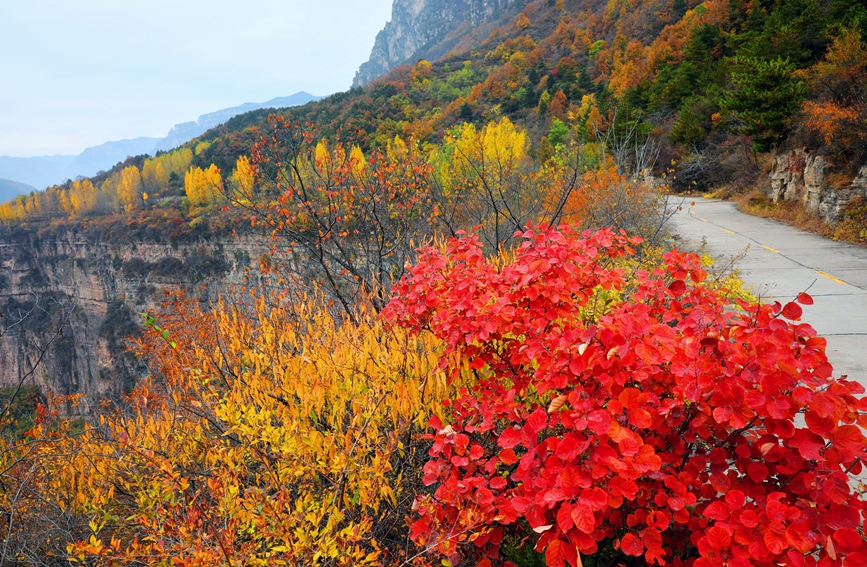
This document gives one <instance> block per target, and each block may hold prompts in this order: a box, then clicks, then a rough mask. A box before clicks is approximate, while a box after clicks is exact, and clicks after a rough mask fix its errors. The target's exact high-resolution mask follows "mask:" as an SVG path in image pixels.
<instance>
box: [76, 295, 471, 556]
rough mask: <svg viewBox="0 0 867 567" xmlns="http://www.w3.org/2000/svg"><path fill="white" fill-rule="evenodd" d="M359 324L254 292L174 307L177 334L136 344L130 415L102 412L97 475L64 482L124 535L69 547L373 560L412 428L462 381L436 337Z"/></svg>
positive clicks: (414, 468)
mask: <svg viewBox="0 0 867 567" xmlns="http://www.w3.org/2000/svg"><path fill="white" fill-rule="evenodd" d="M271 299H272V300H273V299H274V298H271ZM359 319H360V321H359V322H358V323H357V324H351V323H348V322H343V323H339V322H337V321H335V320H334V318H333V317H331V316H330V315H329V314H328V311H327V309H326V308H325V307H324V306H322V305H321V304H319V302H317V301H305V302H303V303H302V304H301V305H295V306H293V307H291V308H290V307H284V306H281V305H280V304H279V301H278V303H277V304H275V303H274V302H273V301H266V300H265V299H264V298H262V297H257V296H251V297H250V298H249V299H248V307H247V308H246V309H244V310H242V309H241V308H239V307H237V306H236V305H235V304H233V305H229V304H225V303H219V304H217V305H215V306H214V311H213V314H205V313H203V312H201V311H200V310H198V308H197V307H195V305H194V304H193V303H192V302H190V303H186V302H183V301H182V302H179V303H177V304H175V305H173V306H172V310H171V315H167V316H166V318H165V323H166V326H167V327H168V328H170V329H171V335H170V337H171V341H172V342H171V343H170V342H167V341H166V340H165V339H164V337H163V335H162V334H154V335H152V336H150V337H149V339H148V340H147V341H146V342H145V344H144V345H143V348H144V350H145V351H146V352H147V353H148V354H149V356H150V357H151V361H152V368H153V369H154V371H155V372H156V374H155V376H154V377H153V378H151V379H150V380H148V381H146V382H144V383H142V384H141V385H140V386H139V387H137V388H136V390H135V391H134V392H133V394H132V395H131V397H130V403H131V404H132V411H130V412H127V413H117V414H114V415H111V416H109V417H107V418H105V419H104V427H105V428H107V431H108V432H109V435H108V436H107V437H106V439H105V440H104V441H102V442H100V443H101V444H98V446H97V447H96V448H95V449H94V450H91V451H89V453H90V454H91V455H96V458H94V459H92V462H91V463H89V464H85V463H83V464H81V466H82V469H83V470H84V471H86V473H84V474H86V475H87V476H88V478H90V479H92V481H91V484H92V485H93V486H92V487H90V486H86V487H78V488H77V489H73V490H72V491H71V492H70V493H71V494H76V498H78V499H80V500H76V502H75V505H76V506H81V507H83V508H87V507H88V505H86V504H84V501H86V500H88V499H92V502H93V504H92V505H90V508H89V510H90V513H91V515H92V516H93V517H94V518H98V517H100V516H104V515H106V514H108V515H110V516H111V517H112V518H115V525H114V526H113V528H112V529H111V530H110V533H111V536H112V537H115V538H118V541H119V542H122V543H123V545H122V546H118V547H114V548H113V547H112V545H111V543H110V542H108V541H107V540H106V539H105V538H103V537H101V536H100V533H99V532H100V531H101V529H100V526H99V525H96V526H95V528H94V529H93V531H94V532H96V533H95V535H96V537H95V538H94V540H89V539H88V540H83V541H79V542H78V543H76V544H75V545H74V546H73V547H72V548H71V554H72V555H73V556H78V557H81V558H82V559H86V560H87V561H95V560H96V559H97V558H99V557H102V558H103V559H104V561H105V564H111V563H112V561H116V562H119V563H120V564H127V563H125V562H128V561H133V560H140V561H146V562H147V563H148V564H151V565H161V564H163V563H162V562H164V561H166V562H167V561H169V559H171V558H184V559H185V560H186V561H187V563H185V564H186V565H202V566H205V565H213V564H215V563H217V562H226V561H228V562H229V563H230V564H233V565H272V564H292V565H320V564H322V565H325V564H328V565H347V566H348V565H368V564H369V565H373V564H376V563H377V561H378V559H379V558H380V554H381V552H382V548H383V545H382V543H381V542H380V541H378V540H377V536H376V535H375V534H381V537H389V536H388V534H389V533H390V532H391V531H395V530H396V531H397V532H400V531H401V530H403V529H405V525H404V521H405V518H404V517H403V513H404V511H402V508H400V507H398V503H399V502H401V501H405V500H406V499H408V498H411V497H412V496H413V494H412V490H413V486H417V483H418V482H419V475H420V474H421V471H420V470H419V467H418V462H419V461H418V459H422V458H424V447H423V445H422V444H421V443H419V441H420V435H421V433H422V432H424V431H425V430H426V426H427V420H428V418H429V416H430V415H431V414H432V413H439V412H440V411H441V405H440V401H441V400H443V399H446V397H447V396H450V395H455V394H456V391H455V389H454V388H455V387H454V386H449V385H448V384H447V382H446V380H445V376H444V374H442V373H440V372H439V371H438V370H437V360H438V352H439V349H438V347H437V345H436V344H434V342H433V339H432V338H431V337H430V336H421V337H418V336H410V335H409V334H408V333H406V332H404V331H403V330H398V329H389V328H386V327H385V326H384V325H383V323H381V322H380V321H379V320H378V319H377V318H376V317H375V316H374V315H369V316H364V315H362V316H361V317H360V318H359ZM175 341H176V342H175ZM173 344H174V345H175V346H176V348H173V347H172V345H173ZM90 442H91V443H97V440H95V439H91V440H90ZM109 453H111V454H113V457H112V458H107V455H108V454H109ZM64 482H66V481H64ZM112 487H116V488H112ZM68 488H72V487H68ZM109 489H112V490H117V491H120V492H122V493H123V494H124V495H125V496H124V498H122V499H114V500H111V499H109V498H108V497H107V493H108V491H109ZM97 493H98V495H99V498H96V499H94V497H95V495H97ZM374 518H377V520H376V522H377V523H376V526H374ZM389 522H390V523H391V525H389ZM374 527H375V529H374ZM106 533H107V534H108V533H109V532H106ZM133 536H137V537H133ZM107 537H108V535H106V538H107ZM392 552H393V553H395V552H397V550H392Z"/></svg>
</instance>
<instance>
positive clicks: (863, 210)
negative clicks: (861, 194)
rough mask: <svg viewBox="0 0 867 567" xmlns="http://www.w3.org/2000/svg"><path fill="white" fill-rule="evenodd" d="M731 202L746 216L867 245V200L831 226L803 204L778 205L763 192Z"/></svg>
mask: <svg viewBox="0 0 867 567" xmlns="http://www.w3.org/2000/svg"><path fill="white" fill-rule="evenodd" d="M730 198H731V200H732V201H734V202H735V203H736V204H737V206H738V210H740V211H742V212H744V213H747V214H750V215H754V216H757V217H762V218H769V219H774V220H778V221H781V222H784V223H786V224H789V225H791V226H794V227H796V228H800V229H801V230H806V231H807V232H812V233H813V234H818V235H820V236H824V237H825V238H831V239H833V240H839V241H842V242H851V243H853V244H861V245H867V200H865V199H856V200H854V201H852V202H851V203H849V205H848V206H847V207H846V210H845V212H844V216H843V220H841V221H840V222H839V223H837V224H834V225H831V224H828V223H826V222H825V221H823V220H822V219H820V218H819V217H817V216H815V215H813V214H812V213H810V212H809V211H808V210H807V208H806V207H805V206H804V205H803V204H801V203H800V202H796V201H778V202H776V203H775V202H773V201H771V199H770V197H768V196H767V195H765V194H764V193H763V192H762V191H760V190H759V189H754V190H753V191H750V192H748V193H743V194H740V195H734V196H731V197H730Z"/></svg>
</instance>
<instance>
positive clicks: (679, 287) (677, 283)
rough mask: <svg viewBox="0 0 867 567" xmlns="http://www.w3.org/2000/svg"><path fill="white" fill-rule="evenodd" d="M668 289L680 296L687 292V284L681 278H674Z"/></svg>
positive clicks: (674, 294)
mask: <svg viewBox="0 0 867 567" xmlns="http://www.w3.org/2000/svg"><path fill="white" fill-rule="evenodd" d="M668 291H670V292H671V294H672V295H673V296H674V297H680V296H681V295H683V294H684V293H686V284H685V283H683V281H681V280H674V281H673V282H671V283H670V284H669V285H668Z"/></svg>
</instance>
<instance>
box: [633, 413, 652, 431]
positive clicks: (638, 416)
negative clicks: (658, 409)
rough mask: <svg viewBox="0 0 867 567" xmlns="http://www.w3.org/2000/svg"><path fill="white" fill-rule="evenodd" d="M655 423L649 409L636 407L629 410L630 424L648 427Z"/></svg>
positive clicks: (637, 426) (640, 427)
mask: <svg viewBox="0 0 867 567" xmlns="http://www.w3.org/2000/svg"><path fill="white" fill-rule="evenodd" d="M652 424H653V420H652V419H651V417H650V414H649V413H648V412H647V410H643V409H640V408H639V409H634V410H632V411H630V412H629V425H631V426H632V427H636V428H638V429H647V428H648V427H650V426H651V425H652Z"/></svg>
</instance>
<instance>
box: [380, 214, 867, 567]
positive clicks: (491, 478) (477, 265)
mask: <svg viewBox="0 0 867 567" xmlns="http://www.w3.org/2000/svg"><path fill="white" fill-rule="evenodd" d="M521 238H522V240H523V243H522V245H521V246H520V247H519V249H518V251H517V253H516V255H514V256H511V257H505V258H504V257H500V258H499V259H497V260H494V261H489V260H487V259H486V258H485V257H484V255H483V253H482V249H481V245H480V240H479V238H478V237H477V236H475V235H472V236H467V237H463V238H460V239H458V240H453V241H452V242H451V243H450V244H449V246H448V250H447V251H446V252H445V253H443V252H440V251H439V250H436V249H432V248H428V249H427V250H425V251H424V253H423V254H422V255H421V257H420V259H419V262H418V264H417V265H415V266H414V267H413V268H412V269H411V270H410V273H409V275H408V277H407V278H406V279H405V280H403V281H402V282H401V283H400V284H399V285H397V286H395V296H394V299H393V300H392V302H391V303H390V304H389V306H388V308H387V309H386V310H385V311H384V312H383V315H384V316H385V317H386V318H387V319H389V320H391V321H393V322H395V323H396V324H398V325H400V326H403V327H405V328H408V329H411V330H414V331H416V332H428V331H429V332H432V333H433V334H434V335H436V336H437V337H439V338H440V339H441V340H442V341H443V342H444V343H445V344H446V350H445V352H444V354H443V357H442V359H441V365H442V366H443V367H444V368H445V369H447V371H448V372H449V374H450V376H451V377H452V379H453V380H456V381H458V380H460V379H461V378H462V377H463V376H467V375H469V374H472V375H473V376H474V377H475V379H476V380H477V383H476V385H474V386H473V387H471V388H469V389H466V390H463V391H462V392H461V394H460V395H459V396H458V397H456V398H454V399H453V400H451V401H450V402H449V404H448V410H449V413H450V415H449V419H447V420H442V419H440V418H439V417H437V418H432V419H431V421H430V425H431V428H432V435H433V447H432V449H431V451H430V456H431V458H430V460H429V461H428V462H427V463H426V464H425V467H424V472H425V476H424V478H423V482H424V484H425V485H427V486H430V487H431V490H432V492H430V493H425V494H423V495H422V496H420V497H419V499H418V501H417V504H416V508H417V510H418V512H417V514H418V515H417V518H416V520H415V522H414V524H413V526H412V530H411V537H412V538H413V539H414V540H415V541H416V542H417V543H418V544H419V545H421V546H423V547H424V548H425V549H427V550H432V551H435V552H436V553H437V554H438V555H440V556H442V557H443V560H445V561H448V562H449V563H450V564H452V565H456V564H458V563H460V562H463V561H468V562H471V563H472V562H476V563H478V564H479V565H483V566H487V565H491V564H492V563H493V562H499V561H501V559H500V558H501V551H502V548H503V544H504V541H506V540H507V539H508V540H511V541H512V542H515V541H527V542H529V543H530V544H532V545H534V547H535V549H536V550H537V551H538V552H540V553H544V556H545V560H546V562H547V564H548V565H549V566H550V567H563V566H564V565H565V564H566V563H568V564H570V565H572V566H574V567H577V566H580V565H581V564H582V556H585V557H586V556H591V555H594V554H602V555H603V557H602V559H603V560H604V561H606V562H607V563H609V564H616V563H618V562H620V563H629V564H636V565H637V564H649V565H652V564H658V565H693V566H695V567H710V566H712V565H734V566H738V567H747V566H750V565H755V566H766V565H767V566H776V565H792V566H799V567H803V566H805V565H810V566H816V565H822V566H828V567H831V566H839V565H845V566H850V565H852V566H854V565H864V564H865V563H867V547H865V542H864V539H863V536H862V535H861V534H860V533H859V531H858V530H859V526H860V525H861V524H862V521H863V515H864V513H865V510H864V501H863V500H862V499H861V498H860V496H859V495H858V494H857V493H855V492H854V491H853V488H852V486H853V484H854V476H855V475H858V474H860V473H861V471H862V470H863V465H862V462H863V459H864V458H865V456H867V455H865V449H867V440H865V437H864V435H863V433H862V429H861V428H862V427H863V426H864V425H865V424H867V413H865V412H867V400H865V399H864V398H862V397H860V395H861V394H863V393H864V388H863V387H862V386H861V385H860V384H858V383H857V382H855V381H852V380H848V379H845V378H834V377H833V375H832V368H831V365H830V364H829V363H828V359H827V356H826V353H825V346H826V342H825V340H824V339H822V338H819V337H817V336H816V332H815V330H813V328H812V327H810V325H808V324H805V323H802V322H801V321H800V319H801V316H802V312H803V310H802V307H801V306H802V305H809V304H811V303H812V299H811V298H810V296H808V295H807V294H804V293H802V294H799V295H798V297H797V299H796V300H795V301H792V302H788V303H786V304H785V305H782V304H780V303H769V304H764V305H759V304H753V303H749V302H747V301H744V300H733V298H732V297H731V296H730V295H729V294H728V293H727V292H726V291H725V290H720V289H714V288H712V287H711V286H709V285H708V284H707V282H706V274H705V272H704V270H703V269H702V268H701V266H700V263H699V260H698V258H697V257H696V256H694V255H690V254H683V253H680V252H678V251H676V250H673V251H671V252H669V253H667V254H666V255H665V257H664V260H665V262H664V266H663V267H661V268H658V269H654V270H653V271H638V272H636V273H635V278H634V280H631V281H630V280H627V279H625V278H624V273H623V271H622V270H620V269H618V267H617V266H618V262H619V261H620V260H618V259H622V258H625V257H628V256H629V255H631V254H633V248H632V247H633V246H635V245H636V244H637V243H638V241H637V240H636V239H629V238H627V237H626V236H625V235H622V234H617V233H614V232H612V231H610V230H601V231H599V232H597V233H590V232H587V233H584V234H578V233H576V232H574V231H573V230H572V229H570V228H568V227H566V226H563V227H560V229H559V230H554V229H548V228H546V227H540V228H538V229H531V230H528V231H526V232H524V233H523V234H522V235H521ZM632 558H635V559H634V560H633V559H632ZM633 561H635V563H634V562H633ZM434 562H435V560H433V559H432V560H431V562H430V563H431V564H433V563H434ZM505 565H511V563H508V562H507V563H505Z"/></svg>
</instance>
